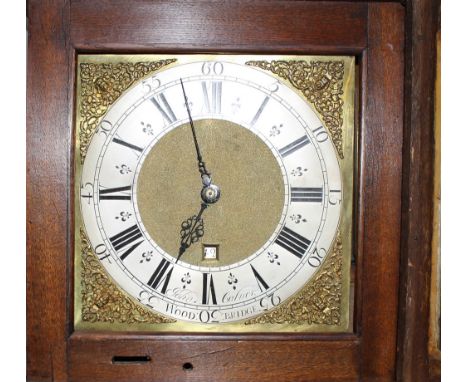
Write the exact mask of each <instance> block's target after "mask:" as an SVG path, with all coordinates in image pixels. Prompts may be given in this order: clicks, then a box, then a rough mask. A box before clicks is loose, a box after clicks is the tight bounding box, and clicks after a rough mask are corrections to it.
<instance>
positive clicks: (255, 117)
mask: <svg viewBox="0 0 468 382" xmlns="http://www.w3.org/2000/svg"><path fill="white" fill-rule="evenodd" d="M269 100H270V97H268V96H266V97H265V99H264V100H263V102H262V104H261V105H260V107H259V108H258V110H257V113H256V114H255V116H254V117H253V118H252V121H250V125H251V126H253V125H255V124H256V123H257V121H258V119H259V118H260V115H261V114H262V112H263V109H265V106H266V105H267V103H268V101H269Z"/></svg>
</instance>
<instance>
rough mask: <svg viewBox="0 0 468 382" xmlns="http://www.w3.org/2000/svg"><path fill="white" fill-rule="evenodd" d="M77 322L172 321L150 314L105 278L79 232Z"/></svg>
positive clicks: (87, 243)
mask: <svg viewBox="0 0 468 382" xmlns="http://www.w3.org/2000/svg"><path fill="white" fill-rule="evenodd" d="M80 239H81V300H82V306H81V319H82V320H83V321H84V322H92V323H94V322H106V323H121V324H139V323H141V324H163V323H172V322H176V320H174V319H171V318H167V317H164V316H162V315H160V314H157V313H155V312H151V311H149V310H148V309H146V308H144V307H143V306H141V305H139V304H138V303H136V302H135V301H133V300H132V298H131V297H129V296H127V295H126V294H125V293H124V292H122V291H121V290H120V289H119V288H118V287H117V286H116V285H115V284H114V283H113V282H112V281H111V279H110V278H109V276H108V275H107V274H106V272H105V271H104V269H103V267H102V265H101V264H100V262H99V260H98V259H97V258H96V255H95V254H94V252H93V250H92V248H91V244H90V242H89V240H88V238H87V236H86V233H85V232H84V230H83V228H80Z"/></svg>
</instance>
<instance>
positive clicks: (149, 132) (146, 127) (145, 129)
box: [141, 122, 154, 135]
mask: <svg viewBox="0 0 468 382" xmlns="http://www.w3.org/2000/svg"><path fill="white" fill-rule="evenodd" d="M141 127H142V130H143V132H144V133H145V134H146V135H154V131H153V127H152V126H151V124H150V123H144V122H141Z"/></svg>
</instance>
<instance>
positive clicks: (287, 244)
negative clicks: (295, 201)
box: [275, 226, 310, 259]
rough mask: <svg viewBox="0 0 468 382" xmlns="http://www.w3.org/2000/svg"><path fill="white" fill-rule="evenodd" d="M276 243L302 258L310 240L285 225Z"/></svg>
mask: <svg viewBox="0 0 468 382" xmlns="http://www.w3.org/2000/svg"><path fill="white" fill-rule="evenodd" d="M275 243H276V244H278V245H279V246H281V247H283V248H284V249H286V250H287V251H289V252H291V253H292V254H293V255H294V256H297V257H299V258H300V259H302V256H304V254H305V253H306V252H307V249H308V248H309V245H310V240H307V239H306V238H305V237H304V236H301V235H299V234H298V233H296V232H294V231H293V230H291V229H289V228H288V227H286V226H284V227H283V229H282V230H281V232H280V234H279V235H278V237H277V238H276V240H275Z"/></svg>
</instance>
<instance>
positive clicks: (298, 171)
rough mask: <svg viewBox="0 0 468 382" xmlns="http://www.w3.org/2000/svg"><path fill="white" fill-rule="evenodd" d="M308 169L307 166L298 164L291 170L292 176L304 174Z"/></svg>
mask: <svg viewBox="0 0 468 382" xmlns="http://www.w3.org/2000/svg"><path fill="white" fill-rule="evenodd" d="M307 171H308V169H307V168H305V167H301V166H298V167H296V168H294V169H293V170H292V171H291V175H292V176H302V175H304V173H306V172H307Z"/></svg>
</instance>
